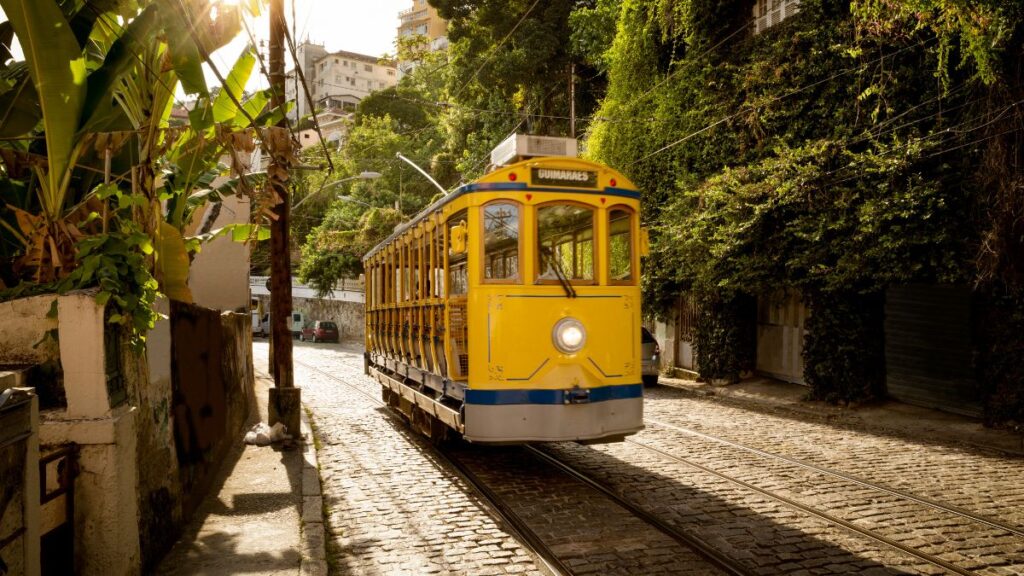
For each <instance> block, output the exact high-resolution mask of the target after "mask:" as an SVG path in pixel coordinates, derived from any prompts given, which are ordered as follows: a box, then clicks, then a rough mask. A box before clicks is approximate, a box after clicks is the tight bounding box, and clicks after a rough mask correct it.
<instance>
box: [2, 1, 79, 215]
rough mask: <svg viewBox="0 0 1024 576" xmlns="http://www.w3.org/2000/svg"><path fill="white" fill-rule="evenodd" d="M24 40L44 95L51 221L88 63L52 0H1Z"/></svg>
mask: <svg viewBox="0 0 1024 576" xmlns="http://www.w3.org/2000/svg"><path fill="white" fill-rule="evenodd" d="M0 6H2V7H3V9H4V12H5V13H6V14H7V17H8V18H9V19H10V22H11V26H13V27H14V32H15V34H17V36H18V40H20V42H21V46H22V49H23V51H24V52H25V61H26V62H27V63H28V68H29V74H30V75H31V77H32V82H33V83H34V85H35V87H36V91H37V93H38V95H39V104H40V107H41V109H42V113H43V126H44V130H45V134H46V151H47V157H48V161H49V166H48V170H47V172H46V174H45V181H44V182H42V184H43V186H42V187H43V191H42V195H41V197H40V200H41V202H42V204H43V210H44V212H45V214H46V215H47V216H48V217H49V218H50V220H51V221H56V220H57V219H58V218H59V217H60V213H61V211H62V210H63V204H64V194H65V191H66V186H67V182H68V178H67V176H68V173H69V172H70V168H71V166H72V164H73V162H74V156H75V153H76V147H77V144H76V139H75V132H76V131H77V130H78V126H79V121H80V119H81V115H82V103H83V101H84V100H85V94H86V63H85V58H84V57H83V55H82V50H81V47H80V46H79V44H78V41H77V39H76V38H75V35H74V34H73V33H72V31H71V28H70V26H69V25H68V21H67V19H65V18H64V14H62V13H61V11H60V8H58V6H57V4H56V3H54V2H53V1H52V0H0Z"/></svg>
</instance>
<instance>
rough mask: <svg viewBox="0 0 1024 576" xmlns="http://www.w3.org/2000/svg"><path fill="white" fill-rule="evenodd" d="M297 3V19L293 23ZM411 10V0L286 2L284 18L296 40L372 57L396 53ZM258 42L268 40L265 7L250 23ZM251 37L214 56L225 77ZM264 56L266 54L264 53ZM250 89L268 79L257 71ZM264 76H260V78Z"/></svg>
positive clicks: (210, 77) (212, 81)
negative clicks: (401, 18) (405, 13)
mask: <svg viewBox="0 0 1024 576" xmlns="http://www.w3.org/2000/svg"><path fill="white" fill-rule="evenodd" d="M293 3H294V13H295V20H294V21H293V20H292V8H293ZM410 7H412V0H285V15H286V17H287V18H288V29H289V31H291V30H293V25H294V30H295V32H296V34H295V41H296V42H297V43H300V42H302V41H303V40H307V39H308V40H309V41H310V42H315V43H318V44H321V43H322V44H324V46H325V47H326V48H327V50H328V51H329V52H334V51H337V50H346V51H348V52H358V53H360V54H368V55H370V56H381V55H383V54H385V53H387V54H392V55H393V54H394V53H395V38H396V36H397V29H398V13H399V12H400V11H401V10H404V9H406V8H410ZM250 28H252V30H253V33H254V34H255V36H256V38H257V41H259V40H265V39H266V38H267V34H268V28H269V24H268V19H267V14H266V7H264V13H263V16H262V17H261V18H259V19H258V20H256V21H255V22H250ZM248 43H249V37H248V35H247V34H245V33H244V32H243V34H242V35H241V36H240V37H239V38H236V39H235V41H234V42H232V43H231V44H229V45H228V46H226V47H224V48H223V49H222V50H220V51H218V52H217V53H215V54H214V57H213V61H214V63H215V64H216V65H217V68H218V69H220V71H221V73H222V74H224V75H225V76H226V75H227V71H228V70H229V69H230V68H231V64H232V63H234V61H235V59H236V58H238V55H239V54H241V52H242V50H243V49H244V48H245V46H246V44H248ZM264 56H266V53H265V51H264ZM286 58H287V61H286V62H287V64H286V67H287V68H289V69H290V68H291V67H292V61H291V56H290V55H286ZM253 76H254V78H253V80H254V81H257V80H258V81H259V83H258V84H254V83H253V82H250V86H249V87H250V88H255V87H266V79H265V78H260V77H258V75H257V74H256V73H255V72H254V74H253ZM259 76H261V75H259ZM207 82H208V83H209V84H210V85H211V86H212V85H215V84H216V79H215V77H214V76H213V75H212V74H211V73H207Z"/></svg>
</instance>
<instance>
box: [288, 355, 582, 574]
mask: <svg viewBox="0 0 1024 576" xmlns="http://www.w3.org/2000/svg"><path fill="white" fill-rule="evenodd" d="M292 361H293V362H294V363H295V364H298V365H300V366H302V367H303V368H305V369H307V370H312V371H313V372H316V373H318V374H320V375H321V376H324V377H325V378H329V379H331V380H334V381H335V382H339V383H341V384H343V385H345V386H347V387H348V388H350V389H352V390H354V391H355V392H357V393H359V394H361V395H362V396H364V397H365V398H367V399H368V400H369V401H370V402H372V403H373V404H375V405H377V406H380V407H382V408H385V412H384V413H385V414H386V415H387V416H388V417H389V418H392V419H393V420H395V421H396V422H401V423H402V424H403V425H406V424H407V422H406V420H405V418H403V417H402V416H400V415H399V414H397V413H395V412H394V411H392V410H391V409H390V407H389V406H388V405H387V403H386V402H384V401H383V400H381V399H380V398H378V397H377V395H376V394H373V393H371V392H369V391H367V390H364V389H363V388H362V387H360V386H357V385H355V384H352V383H351V382H349V381H347V380H346V379H344V378H339V377H337V376H335V375H334V374H331V373H330V372H328V371H326V370H323V369H321V368H319V367H317V366H313V365H311V364H307V363H306V362H302V361H300V360H295V359H293V360H292ZM434 450H435V452H436V453H437V454H438V455H439V456H440V457H441V458H442V459H443V460H444V461H445V462H446V463H447V464H448V465H449V466H450V467H451V468H452V469H454V470H456V471H458V473H459V474H460V475H461V476H462V478H463V479H464V480H465V481H466V483H467V484H469V485H470V486H472V487H473V489H474V490H476V491H477V492H478V493H479V494H480V495H481V496H482V497H483V499H484V500H485V501H486V502H487V503H488V505H489V506H490V508H491V510H492V512H493V515H495V516H497V517H498V518H500V519H501V521H503V522H504V523H505V524H506V525H507V526H509V527H510V528H511V531H512V533H513V535H514V537H515V538H516V539H517V540H519V541H520V542H521V543H522V544H523V545H524V546H525V547H526V548H527V549H528V550H530V551H531V552H533V553H534V555H535V556H536V557H537V558H538V559H540V560H541V562H542V563H543V564H544V567H545V568H546V569H547V571H548V572H549V573H550V574H552V575H554V576H573V571H572V569H571V568H570V567H569V566H568V565H566V564H565V563H563V562H562V561H561V560H560V559H559V558H558V556H557V555H556V554H555V553H554V552H553V551H552V550H551V548H550V547H549V546H547V545H546V544H545V543H544V541H543V539H541V537H540V536H539V535H538V534H537V533H536V532H535V531H534V530H533V529H531V528H530V526H529V525H528V524H527V523H526V522H524V521H523V520H522V519H521V518H520V517H519V516H518V515H517V514H515V511H514V510H513V509H512V508H511V506H509V505H508V504H507V503H506V502H505V501H504V500H502V499H501V497H500V496H498V495H497V494H496V493H495V492H494V491H493V490H491V489H490V487H488V486H487V485H486V483H484V482H483V481H482V480H480V478H479V477H478V476H477V475H476V474H475V473H474V472H473V471H472V470H471V469H470V468H469V467H468V466H466V465H465V464H464V463H463V462H462V461H461V460H459V458H458V457H456V456H455V455H454V454H452V453H451V451H449V450H446V449H444V448H443V447H442V446H434Z"/></svg>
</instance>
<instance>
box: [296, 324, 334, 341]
mask: <svg viewBox="0 0 1024 576" xmlns="http://www.w3.org/2000/svg"><path fill="white" fill-rule="evenodd" d="M299 340H302V341H306V340H311V341H313V342H337V341H338V325H337V324H335V323H334V322H327V321H325V320H317V321H315V322H308V323H306V325H305V326H303V328H302V333H301V334H299Z"/></svg>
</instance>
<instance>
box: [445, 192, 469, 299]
mask: <svg viewBox="0 0 1024 576" xmlns="http://www.w3.org/2000/svg"><path fill="white" fill-rule="evenodd" d="M465 221H466V211H465V210H462V211H460V212H458V213H457V214H455V215H454V216H452V217H451V218H450V219H449V220H448V245H449V246H451V244H452V228H455V227H456V226H458V225H459V224H460V223H462V222H465ZM468 264H469V262H468V258H467V254H466V253H462V254H454V253H452V252H451V250H450V249H449V251H448V275H449V277H448V295H449V296H464V295H466V294H467V293H468V292H469V277H468Z"/></svg>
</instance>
